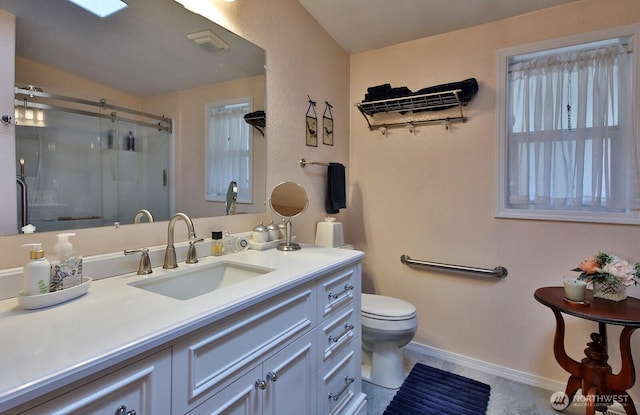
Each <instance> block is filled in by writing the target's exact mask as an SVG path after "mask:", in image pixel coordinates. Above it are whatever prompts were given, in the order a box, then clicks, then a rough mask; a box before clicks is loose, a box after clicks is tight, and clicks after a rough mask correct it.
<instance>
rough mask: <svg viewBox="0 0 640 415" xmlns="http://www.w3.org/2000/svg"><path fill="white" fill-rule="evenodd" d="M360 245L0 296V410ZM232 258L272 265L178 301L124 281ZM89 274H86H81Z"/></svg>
mask: <svg viewBox="0 0 640 415" xmlns="http://www.w3.org/2000/svg"><path fill="white" fill-rule="evenodd" d="M363 255H364V254H363V253H362V252H359V251H352V250H344V249H330V248H322V247H315V246H306V245H305V246H303V249H302V250H300V251H293V252H282V251H278V250H275V249H271V250H267V251H254V250H248V251H244V252H238V253H234V254H229V255H223V256H219V257H211V256H209V257H205V258H201V259H200V262H199V263H198V264H194V265H189V264H185V263H179V267H178V268H177V269H176V270H164V269H162V268H161V267H159V268H154V272H153V273H152V274H149V275H147V276H140V275H136V274H135V272H134V273H131V274H126V275H121V276H115V277H111V278H106V279H101V280H98V281H93V282H92V285H91V288H90V289H89V292H88V293H87V294H85V295H84V296H82V297H79V298H77V299H74V300H71V301H69V302H67V303H63V304H59V305H56V306H52V307H49V308H44V309H39V310H23V309H22V308H21V307H20V306H19V304H18V301H17V300H16V299H15V298H11V299H8V300H3V301H0V321H1V322H0V339H2V340H0V362H1V365H0V367H1V368H2V370H1V371H0V412H2V411H4V410H7V409H10V408H12V407H14V406H17V405H19V404H22V403H23V402H26V401H28V400H30V399H33V398H35V397H37V396H40V395H42V394H45V393H48V392H51V391H53V390H55V389H58V388H59V387H61V386H65V385H67V384H70V383H72V382H74V381H76V380H79V379H81V378H83V377H85V376H88V375H91V374H94V373H97V372H99V371H100V370H103V369H105V368H108V367H110V366H112V365H114V364H117V363H120V362H123V361H125V360H127V359H129V358H131V357H134V356H135V355H138V354H140V353H143V352H145V351H147V350H150V349H152V348H155V347H158V346H162V345H163V344H166V343H168V342H171V341H173V340H175V339H177V338H178V337H180V336H182V335H184V334H186V333H188V332H190V331H193V330H196V329H198V328H200V327H203V326H205V325H207V324H210V323H211V322H213V321H215V320H217V319H220V318H222V317H224V316H226V315H229V314H231V313H233V312H235V311H236V310H237V309H239V308H244V307H245V306H248V305H250V304H253V303H255V302H257V301H259V300H260V299H262V298H263V297H265V296H266V295H267V294H274V293H277V292H279V291H284V290H285V289H287V288H290V287H292V286H294V285H297V284H302V283H304V282H306V281H309V280H311V279H313V278H315V277H316V276H317V275H318V273H323V272H327V271H331V270H333V269H337V268H339V267H342V266H344V265H346V264H349V263H353V262H355V261H357V260H359V259H360V258H362V256H363ZM219 261H233V262H238V263H245V264H251V265H256V266H262V267H268V268H274V269H275V271H273V272H270V273H268V274H264V275H261V276H258V277H255V278H252V279H250V280H247V281H244V282H239V283H237V284H234V285H231V286H229V287H226V288H223V289H220V290H217V291H213V292H210V293H208V294H204V295H201V296H199V297H195V298H192V299H189V300H185V301H181V300H176V299H173V298H169V297H165V296H163V295H159V294H155V293H152V292H149V291H146V290H143V289H140V288H136V287H132V286H129V285H128V284H129V283H130V282H133V281H138V280H141V279H149V278H154V277H156V276H159V275H166V274H167V273H171V272H176V271H180V270H181V269H182V270H184V269H186V268H188V267H198V266H202V265H206V264H211V263H214V262H219ZM86 276H87V277H91V275H86Z"/></svg>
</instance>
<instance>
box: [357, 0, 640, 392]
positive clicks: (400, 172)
mask: <svg viewBox="0 0 640 415" xmlns="http://www.w3.org/2000/svg"><path fill="white" fill-rule="evenodd" d="M639 6H640V4H639V3H638V1H637V0H610V1H602V0H585V1H582V2H577V3H574V4H569V5H566V6H562V7H557V8H553V9H548V10H546V11H541V12H538V13H531V14H527V15H523V16H519V17H515V18H511V19H507V20H502V21H499V22H495V23H491V24H486V25H482V26H477V27H474V28H470V29H467V30H460V31H456V32H452V33H448V34H444V35H440V36H433V37H429V38H425V39H420V40H416V41H413V42H408V43H404V44H399V45H394V46H392V47H388V48H384V49H379V50H375V51H371V52H365V53H360V54H356V55H352V56H351V77H350V78H351V84H350V91H351V97H350V101H351V102H352V103H355V102H359V101H361V100H362V99H363V97H364V93H365V92H366V90H367V87H369V86H374V85H380V84H383V83H391V85H393V86H405V85H406V86H407V87H409V88H410V89H413V90H418V89H420V88H423V87H426V86H430V85H436V84H439V83H445V82H452V81H459V80H462V79H465V78H469V77H475V78H477V79H478V82H479V84H480V90H479V92H478V95H477V96H476V97H475V99H474V100H473V101H472V102H471V103H470V105H469V106H468V107H466V109H465V115H467V116H468V117H469V121H468V122H467V123H466V124H454V125H453V126H452V128H451V130H449V131H446V130H445V129H444V128H443V127H440V126H427V127H419V131H418V132H417V133H416V134H415V135H412V134H410V133H409V132H408V131H407V130H406V129H398V130H389V132H388V134H387V135H386V136H383V135H382V134H380V133H379V132H369V131H368V130H367V128H366V123H365V120H364V119H363V118H362V115H360V113H359V112H358V111H357V109H355V108H352V109H351V122H350V125H351V136H350V143H351V149H350V163H349V167H350V173H351V181H350V186H351V187H350V201H351V207H350V209H348V214H347V223H348V226H347V229H348V233H347V237H346V239H347V240H349V241H350V242H352V243H355V244H356V245H357V247H358V248H361V249H363V250H364V251H366V253H367V256H366V258H365V264H364V287H365V290H369V291H372V292H376V293H380V294H386V295H391V296H397V297H400V298H403V299H405V300H407V301H410V302H412V303H413V304H415V306H416V308H417V310H418V317H419V328H418V333H417V335H416V338H415V340H416V341H417V342H419V343H423V344H426V345H430V346H433V347H436V348H440V349H444V350H446V351H448V352H452V353H458V354H461V355H465V356H469V357H471V358H474V359H478V360H481V361H485V362H489V363H493V364H495V365H500V366H504V367H508V368H511V369H515V370H519V371H523V372H526V373H530V374H533V375H536V376H541V377H545V378H549V379H555V380H561V381H563V382H564V381H566V379H567V374H566V373H564V371H563V370H562V369H560V368H559V366H558V365H557V364H556V363H555V360H554V358H553V354H552V336H553V333H554V329H555V324H554V319H553V314H552V313H551V311H550V310H549V309H548V308H546V307H544V306H542V305H541V304H539V303H537V302H536V301H535V300H534V298H533V293H534V291H535V289H536V288H538V287H542V286H548V285H556V286H557V285H560V282H561V277H562V275H563V274H564V275H566V274H571V272H570V271H569V270H570V269H572V268H574V267H575V266H576V265H577V263H578V262H579V261H580V260H582V259H583V257H586V256H587V255H590V254H595V253H597V252H598V250H605V251H610V252H612V253H617V254H618V255H620V256H621V257H623V258H633V259H636V260H640V249H638V243H637V241H638V237H639V236H640V227H638V226H621V225H599V224H584V223H561V222H544V221H525V220H506V219H496V218H495V217H494V208H495V206H494V198H495V184H494V178H495V173H496V161H495V152H496V148H495V125H494V123H495V110H494V108H495V103H496V98H495V90H496V50H497V49H499V48H504V47H509V46H513V45H519V44H524V43H529V42H534V41H539V40H543V39H550V38H554V37H561V36H565V35H572V34H577V33H581V32H587V31H594V30H598V29H603V28H608V27H612V26H618V25H625V24H630V23H637V22H640V7H639ZM401 254H408V255H410V256H411V257H413V258H416V259H425V260H429V261H435V262H444V263H451V264H461V265H469V266H476V267H486V268H493V267H495V266H497V265H503V266H505V267H506V268H507V269H508V270H509V276H508V277H507V278H506V279H504V280H500V281H494V280H489V281H485V280H481V279H479V278H472V277H464V276H458V275H451V274H445V273H442V272H436V271H426V270H417V269H412V268H409V267H407V266H405V265H402V264H401V263H400V260H399V258H400V255H401ZM636 296H637V293H636ZM567 329H568V336H569V339H568V342H569V347H568V350H569V351H570V353H571V354H572V355H573V356H574V357H575V358H576V359H579V358H580V357H581V356H582V350H583V349H584V347H585V343H586V342H587V341H589V338H588V333H589V332H590V331H595V330H596V329H597V326H596V325H595V323H584V322H582V321H579V320H577V319H575V318H569V319H568V321H567ZM610 333H611V334H612V335H616V334H617V333H618V331H617V330H615V329H612V330H610ZM614 340H615V339H614ZM614 340H612V344H613V347H611V354H612V355H614V356H617V355H618V353H617V347H616V346H617V345H615V344H614V343H616V342H615V341H614ZM634 345H635V347H634V348H635V350H638V346H639V345H640V338H637V335H636V338H634ZM614 360H615V361H618V359H617V357H616V358H614ZM614 369H615V367H614Z"/></svg>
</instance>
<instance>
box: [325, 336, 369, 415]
mask: <svg viewBox="0 0 640 415" xmlns="http://www.w3.org/2000/svg"><path fill="white" fill-rule="evenodd" d="M358 356H359V354H358V353H356V351H355V350H353V348H347V349H345V350H343V351H342V352H340V353H339V354H338V355H336V356H335V358H334V359H333V360H332V361H331V363H330V364H328V365H326V366H325V367H324V368H323V369H322V370H321V371H320V372H319V374H320V376H319V382H320V385H318V414H322V415H324V414H331V415H335V414H340V413H342V411H343V410H345V409H348V408H350V407H351V404H352V403H353V401H354V397H356V395H357V394H359V385H360V360H359V359H358Z"/></svg>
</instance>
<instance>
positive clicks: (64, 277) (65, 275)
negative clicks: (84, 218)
mask: <svg viewBox="0 0 640 415" xmlns="http://www.w3.org/2000/svg"><path fill="white" fill-rule="evenodd" d="M75 235H76V234H75V233H61V234H58V235H56V236H57V237H58V242H57V243H56V244H55V245H54V246H53V250H54V253H55V259H54V260H52V261H51V291H60V290H63V289H65V288H70V287H73V286H74V285H78V284H80V283H81V282H82V256H81V255H80V254H79V253H78V252H76V251H75V250H74V249H73V245H72V244H71V242H69V237H70V236H75Z"/></svg>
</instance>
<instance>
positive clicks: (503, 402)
mask: <svg viewBox="0 0 640 415" xmlns="http://www.w3.org/2000/svg"><path fill="white" fill-rule="evenodd" d="M416 362H420V363H424V364H426V365H429V366H432V367H436V368H438V369H442V370H446V371H449V372H453V373H457V374H459V375H462V376H466V377H468V378H471V379H475V380H478V381H480V382H484V383H486V384H489V385H490V386H491V399H490V401H489V408H488V410H487V415H547V414H549V415H561V414H565V415H578V414H584V413H585V408H584V406H583V404H579V403H573V404H572V405H571V406H570V407H569V408H567V409H566V410H564V411H562V412H556V411H555V410H553V409H552V408H551V405H550V398H551V395H552V394H553V392H555V391H548V390H544V389H541V388H536V387H533V386H529V385H525V384H523V383H518V382H515V381H512V380H509V379H505V378H501V377H497V376H494V375H489V374H486V373H483V372H481V371H478V370H475V369H470V368H466V367H463V366H461V365H457V364H454V363H450V362H445V361H442V360H439V359H436V358H434V357H431V356H425V355H420V354H417V353H413V352H409V353H405V364H406V366H407V367H408V368H409V369H410V368H411V367H413V364H414V363H416ZM362 389H363V392H364V393H365V394H366V395H367V408H368V409H367V415H382V413H383V412H384V410H385V408H386V407H387V405H388V404H389V402H390V401H391V399H393V396H394V395H395V393H396V390H392V389H386V388H383V387H380V386H377V385H373V384H371V383H369V382H364V381H363V382H362ZM620 413H623V412H618V411H609V412H608V414H610V415H618V414H620ZM598 414H600V415H602V413H599V412H598ZM407 415H409V414H407Z"/></svg>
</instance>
